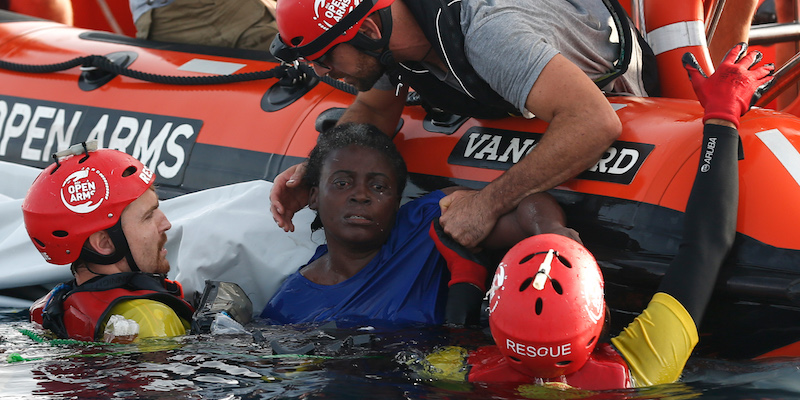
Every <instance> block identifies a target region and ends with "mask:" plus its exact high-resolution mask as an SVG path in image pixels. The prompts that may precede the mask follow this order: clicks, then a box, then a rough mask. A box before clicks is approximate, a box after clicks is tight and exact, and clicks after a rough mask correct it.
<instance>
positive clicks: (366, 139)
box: [303, 123, 408, 193]
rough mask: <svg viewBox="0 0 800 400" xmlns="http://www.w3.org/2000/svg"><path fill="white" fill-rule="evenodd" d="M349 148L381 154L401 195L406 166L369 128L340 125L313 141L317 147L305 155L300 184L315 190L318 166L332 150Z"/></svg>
mask: <svg viewBox="0 0 800 400" xmlns="http://www.w3.org/2000/svg"><path fill="white" fill-rule="evenodd" d="M350 145H357V146H363V147H367V148H370V149H374V150H377V151H379V152H380V153H382V154H384V155H385V156H386V158H387V159H388V160H389V161H390V163H391V164H392V167H393V169H394V173H395V175H396V176H397V184H398V193H403V190H404V189H405V186H406V178H407V177H408V170H407V169H406V162H405V160H403V156H402V155H401V154H400V152H399V151H398V150H397V147H395V145H394V143H393V142H392V140H391V139H390V138H389V137H388V136H386V134H384V133H383V132H381V130H380V129H378V128H377V127H376V126H374V125H371V124H356V123H347V124H341V125H336V126H334V127H333V128H331V129H328V130H327V131H325V132H323V133H322V134H320V135H319V137H318V138H317V145H316V146H314V148H313V149H311V152H310V153H309V154H308V165H307V166H306V173H305V175H304V176H303V183H304V184H305V185H307V186H309V187H313V186H319V178H320V172H321V171H322V164H323V163H324V162H325V159H327V158H328V155H330V153H331V152H333V151H334V150H339V149H342V148H345V147H347V146H350Z"/></svg>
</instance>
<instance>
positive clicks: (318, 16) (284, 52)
mask: <svg viewBox="0 0 800 400" xmlns="http://www.w3.org/2000/svg"><path fill="white" fill-rule="evenodd" d="M393 2H394V0H313V2H312V1H311V0H281V1H280V2H278V8H277V13H276V14H277V15H276V20H277V21H278V34H277V35H276V36H275V39H274V40H273V41H272V45H270V49H269V50H270V52H271V53H272V55H274V56H275V57H276V58H278V59H279V60H281V61H283V62H286V63H292V62H294V61H296V60H297V59H299V58H304V59H307V60H316V59H317V58H319V57H321V56H322V55H323V54H325V53H326V52H327V51H328V50H330V49H331V48H332V47H333V46H335V45H337V44H339V43H344V42H349V41H351V40H352V39H354V38H355V37H356V36H357V33H358V30H359V28H360V27H361V24H362V23H363V22H364V20H365V19H367V17H368V16H369V15H370V14H371V13H372V12H373V11H377V10H383V9H387V10H388V8H389V6H390V5H391V4H392V3H393ZM381 12H383V11H381ZM381 18H382V19H381V20H382V21H383V25H384V27H383V33H384V36H386V37H385V38H381V39H380V40H377V41H374V43H372V40H371V39H366V40H359V41H357V43H355V44H354V45H357V47H361V48H365V49H367V50H375V49H377V48H380V47H383V46H385V45H386V43H388V36H389V34H390V32H391V18H388V17H387V18H384V17H381ZM362 39H363V38H362Z"/></svg>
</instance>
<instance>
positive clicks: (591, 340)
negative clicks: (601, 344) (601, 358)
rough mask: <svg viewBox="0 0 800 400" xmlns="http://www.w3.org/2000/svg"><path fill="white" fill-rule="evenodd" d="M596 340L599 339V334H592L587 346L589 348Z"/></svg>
mask: <svg viewBox="0 0 800 400" xmlns="http://www.w3.org/2000/svg"><path fill="white" fill-rule="evenodd" d="M595 340H597V336H592V338H591V339H589V343H586V348H587V349H588V348H589V347H592V344H594V341H595Z"/></svg>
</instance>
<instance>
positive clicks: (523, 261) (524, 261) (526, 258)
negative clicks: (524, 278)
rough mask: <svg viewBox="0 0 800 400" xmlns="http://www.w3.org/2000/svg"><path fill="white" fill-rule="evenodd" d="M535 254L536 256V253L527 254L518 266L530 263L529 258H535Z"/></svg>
mask: <svg viewBox="0 0 800 400" xmlns="http://www.w3.org/2000/svg"><path fill="white" fill-rule="evenodd" d="M537 254H538V253H533V254H528V255H527V256H525V257H522V260H519V263H520V264H525V263H526V262H528V261H530V260H531V258H533V257H534V256H536V255H537Z"/></svg>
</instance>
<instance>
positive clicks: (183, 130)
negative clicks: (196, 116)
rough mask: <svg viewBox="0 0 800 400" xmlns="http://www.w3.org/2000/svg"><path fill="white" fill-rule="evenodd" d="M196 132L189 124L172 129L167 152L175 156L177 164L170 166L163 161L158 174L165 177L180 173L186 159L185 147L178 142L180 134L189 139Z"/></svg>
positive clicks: (172, 176)
mask: <svg viewBox="0 0 800 400" xmlns="http://www.w3.org/2000/svg"><path fill="white" fill-rule="evenodd" d="M194 134H195V132H194V129H193V128H192V126H191V125H189V124H182V125H179V126H178V127H177V128H175V130H174V131H172V134H171V135H170V137H169V141H168V142H167V152H168V153H169V154H170V155H171V156H173V157H175V164H172V165H171V166H168V165H167V164H166V163H165V162H161V164H159V165H158V174H159V175H161V176H162V177H163V178H164V179H170V178H174V177H175V175H178V171H180V169H181V167H182V166H183V163H184V162H185V161H186V152H184V151H183V147H181V146H180V145H179V144H178V143H177V142H176V140H177V139H178V136H183V137H185V138H187V139H188V138H190V137H192V136H193V135H194Z"/></svg>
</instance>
